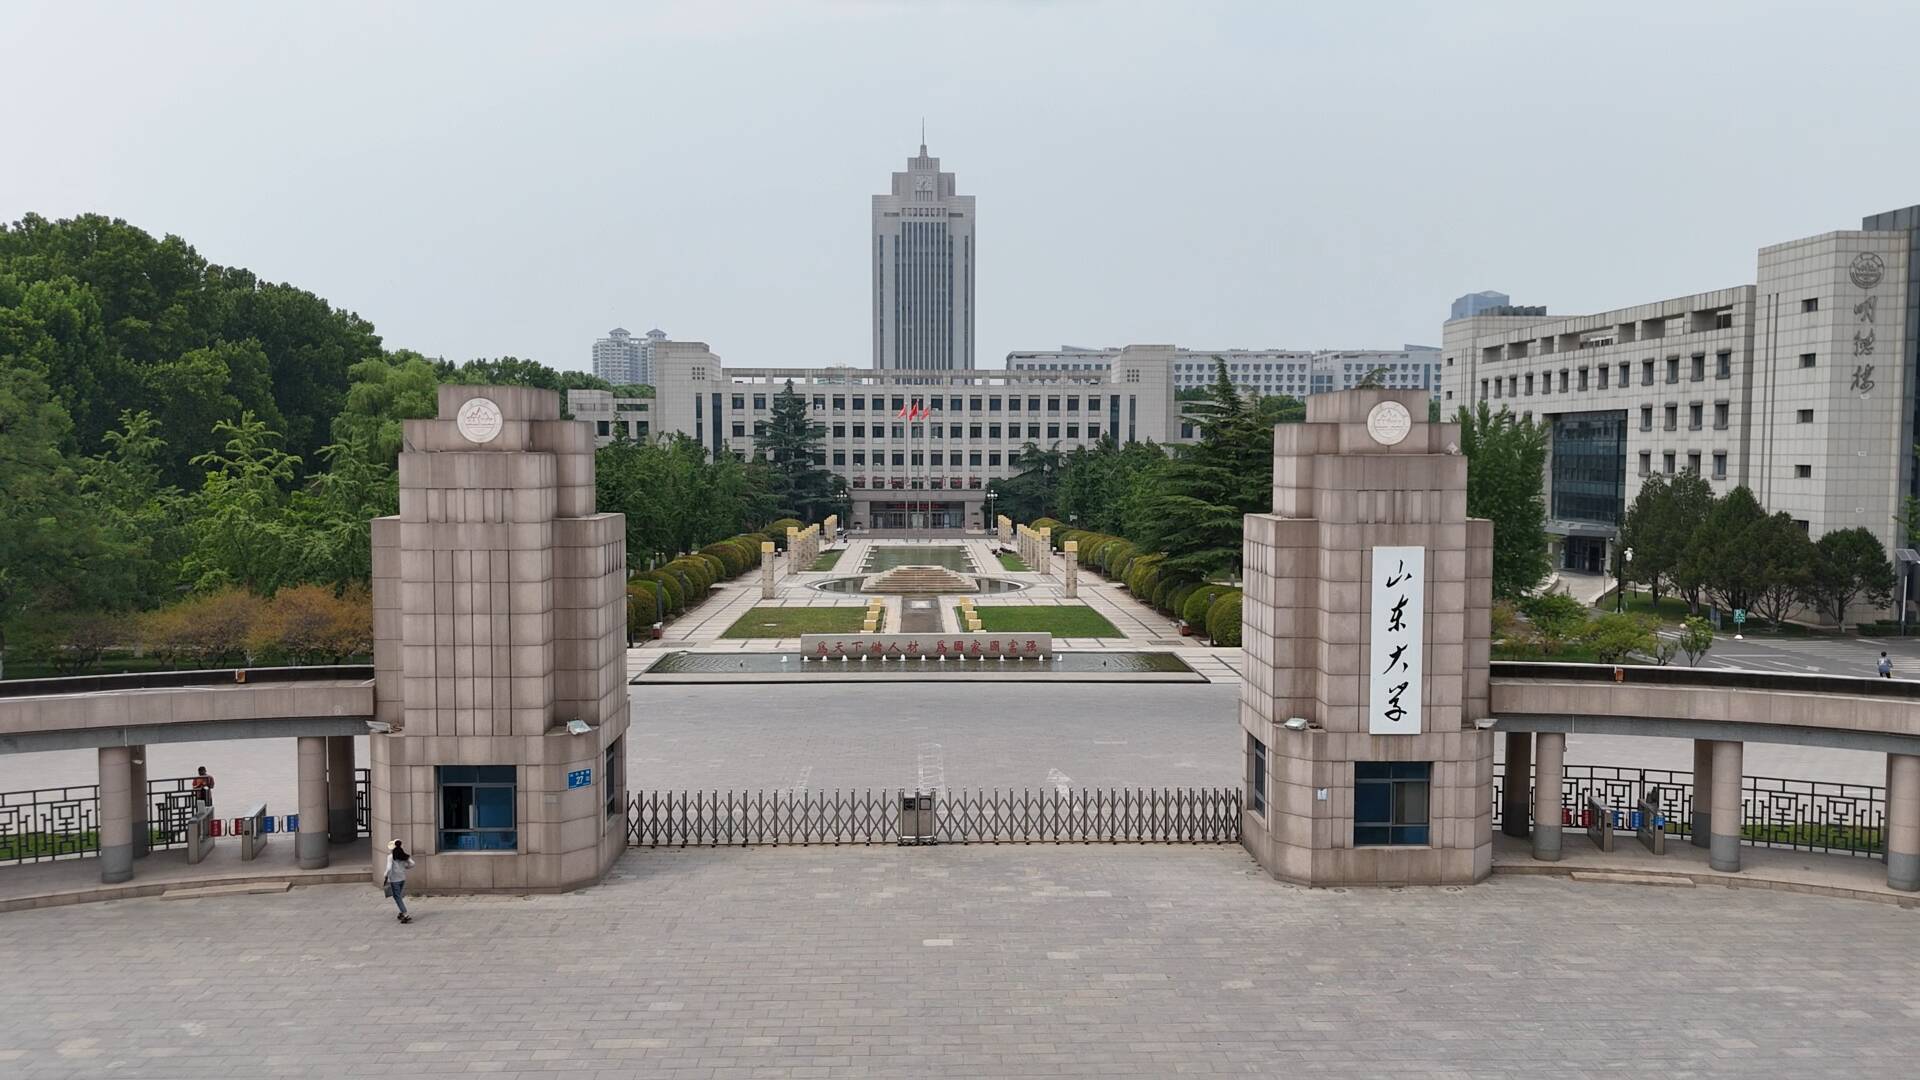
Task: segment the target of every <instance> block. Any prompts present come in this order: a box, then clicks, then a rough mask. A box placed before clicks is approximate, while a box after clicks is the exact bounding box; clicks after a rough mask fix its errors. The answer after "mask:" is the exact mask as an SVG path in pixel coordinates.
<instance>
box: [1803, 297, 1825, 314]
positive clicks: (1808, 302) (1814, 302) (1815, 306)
mask: <svg viewBox="0 0 1920 1080" xmlns="http://www.w3.org/2000/svg"><path fill="white" fill-rule="evenodd" d="M1800 310H1801V311H1819V310H1820V298H1819V297H1817V296H1809V297H1807V298H1806V299H1805V300H1802V301H1800Z"/></svg>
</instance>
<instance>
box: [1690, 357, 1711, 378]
mask: <svg viewBox="0 0 1920 1080" xmlns="http://www.w3.org/2000/svg"><path fill="white" fill-rule="evenodd" d="M1706 377H1707V354H1706V353H1701V354H1700V355H1698V356H1696V357H1694V358H1693V361H1692V363H1691V364H1690V365H1689V366H1688V369H1687V378H1688V379H1689V380H1690V381H1692V382H1699V381H1700V380H1702V379H1704V378H1706Z"/></svg>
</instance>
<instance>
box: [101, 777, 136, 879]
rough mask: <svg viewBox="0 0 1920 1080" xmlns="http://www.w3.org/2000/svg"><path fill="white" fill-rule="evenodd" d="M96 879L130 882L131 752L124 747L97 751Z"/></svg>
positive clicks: (131, 830)
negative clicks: (97, 833) (98, 757)
mask: <svg viewBox="0 0 1920 1080" xmlns="http://www.w3.org/2000/svg"><path fill="white" fill-rule="evenodd" d="M99 826H100V880H101V881H102V882H103V883H105V884H108V885H113V884H117V883H119V882H122V881H131V880H132V879H133V753H132V751H131V749H130V748H129V747H125V746H103V747H101V748H100V805H99Z"/></svg>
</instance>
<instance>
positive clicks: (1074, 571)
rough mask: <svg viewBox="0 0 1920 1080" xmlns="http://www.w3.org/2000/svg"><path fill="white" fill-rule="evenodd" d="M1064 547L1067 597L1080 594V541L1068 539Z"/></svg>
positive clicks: (1070, 597)
mask: <svg viewBox="0 0 1920 1080" xmlns="http://www.w3.org/2000/svg"><path fill="white" fill-rule="evenodd" d="M1063 546H1064V547H1065V549H1066V573H1065V575H1064V577H1065V581H1066V595H1067V597H1068V599H1072V598H1073V597H1076V596H1079V595H1080V541H1078V540H1069V541H1067V542H1066V544H1065V545H1063Z"/></svg>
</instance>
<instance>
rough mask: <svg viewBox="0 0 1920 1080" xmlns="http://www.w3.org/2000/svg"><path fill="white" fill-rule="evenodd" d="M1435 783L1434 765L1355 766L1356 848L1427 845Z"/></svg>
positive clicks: (1368, 763) (1378, 763) (1379, 763)
mask: <svg viewBox="0 0 1920 1080" xmlns="http://www.w3.org/2000/svg"><path fill="white" fill-rule="evenodd" d="M1432 781H1433V765H1432V763H1430V762H1425V761H1393V762H1388V761H1356V762H1354V763H1353V844H1354V846H1355V847H1364V846H1370V845H1381V844H1425V843H1426V842H1427V802H1428V798H1427V796H1428V793H1429V791H1430V789H1431V786H1432Z"/></svg>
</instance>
